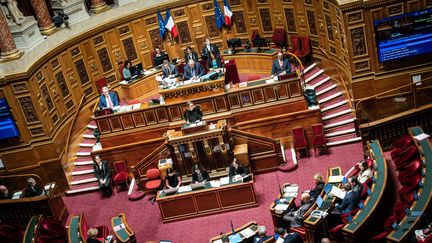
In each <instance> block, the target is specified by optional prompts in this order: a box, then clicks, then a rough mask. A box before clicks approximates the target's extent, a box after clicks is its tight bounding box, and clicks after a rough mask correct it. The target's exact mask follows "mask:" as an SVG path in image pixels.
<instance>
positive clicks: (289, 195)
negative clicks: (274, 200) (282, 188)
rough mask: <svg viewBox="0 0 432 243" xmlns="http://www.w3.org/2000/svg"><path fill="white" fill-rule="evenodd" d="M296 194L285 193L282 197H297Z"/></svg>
mask: <svg viewBox="0 0 432 243" xmlns="http://www.w3.org/2000/svg"><path fill="white" fill-rule="evenodd" d="M297 195H298V193H297V192H287V193H284V194H283V197H297Z"/></svg>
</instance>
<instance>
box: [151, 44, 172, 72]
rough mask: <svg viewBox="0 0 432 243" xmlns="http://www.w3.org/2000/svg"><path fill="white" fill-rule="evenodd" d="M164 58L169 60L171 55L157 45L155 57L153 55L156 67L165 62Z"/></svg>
mask: <svg viewBox="0 0 432 243" xmlns="http://www.w3.org/2000/svg"><path fill="white" fill-rule="evenodd" d="M164 60H168V61H169V57H168V55H167V54H166V53H164V52H162V50H161V49H160V48H159V47H156V49H155V53H154V57H153V65H154V66H155V67H157V66H159V65H161V64H163V61H164Z"/></svg>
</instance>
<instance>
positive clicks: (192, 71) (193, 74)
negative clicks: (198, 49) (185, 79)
mask: <svg viewBox="0 0 432 243" xmlns="http://www.w3.org/2000/svg"><path fill="white" fill-rule="evenodd" d="M191 74H192V77H195V67H194V68H192V70H191Z"/></svg>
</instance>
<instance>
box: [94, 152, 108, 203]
mask: <svg viewBox="0 0 432 243" xmlns="http://www.w3.org/2000/svg"><path fill="white" fill-rule="evenodd" d="M95 160H96V163H95V164H94V165H93V169H94V173H95V176H96V178H97V179H98V185H99V188H100V189H101V190H102V192H103V194H104V195H105V196H108V197H110V196H111V195H112V188H111V169H110V166H109V163H108V161H106V160H102V159H101V158H100V157H99V155H96V157H95Z"/></svg>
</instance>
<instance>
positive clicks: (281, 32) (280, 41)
mask: <svg viewBox="0 0 432 243" xmlns="http://www.w3.org/2000/svg"><path fill="white" fill-rule="evenodd" d="M272 41H273V43H275V44H276V45H277V46H278V47H280V48H282V47H286V34H285V29H282V28H276V29H275V30H274V31H273V37H272Z"/></svg>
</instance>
